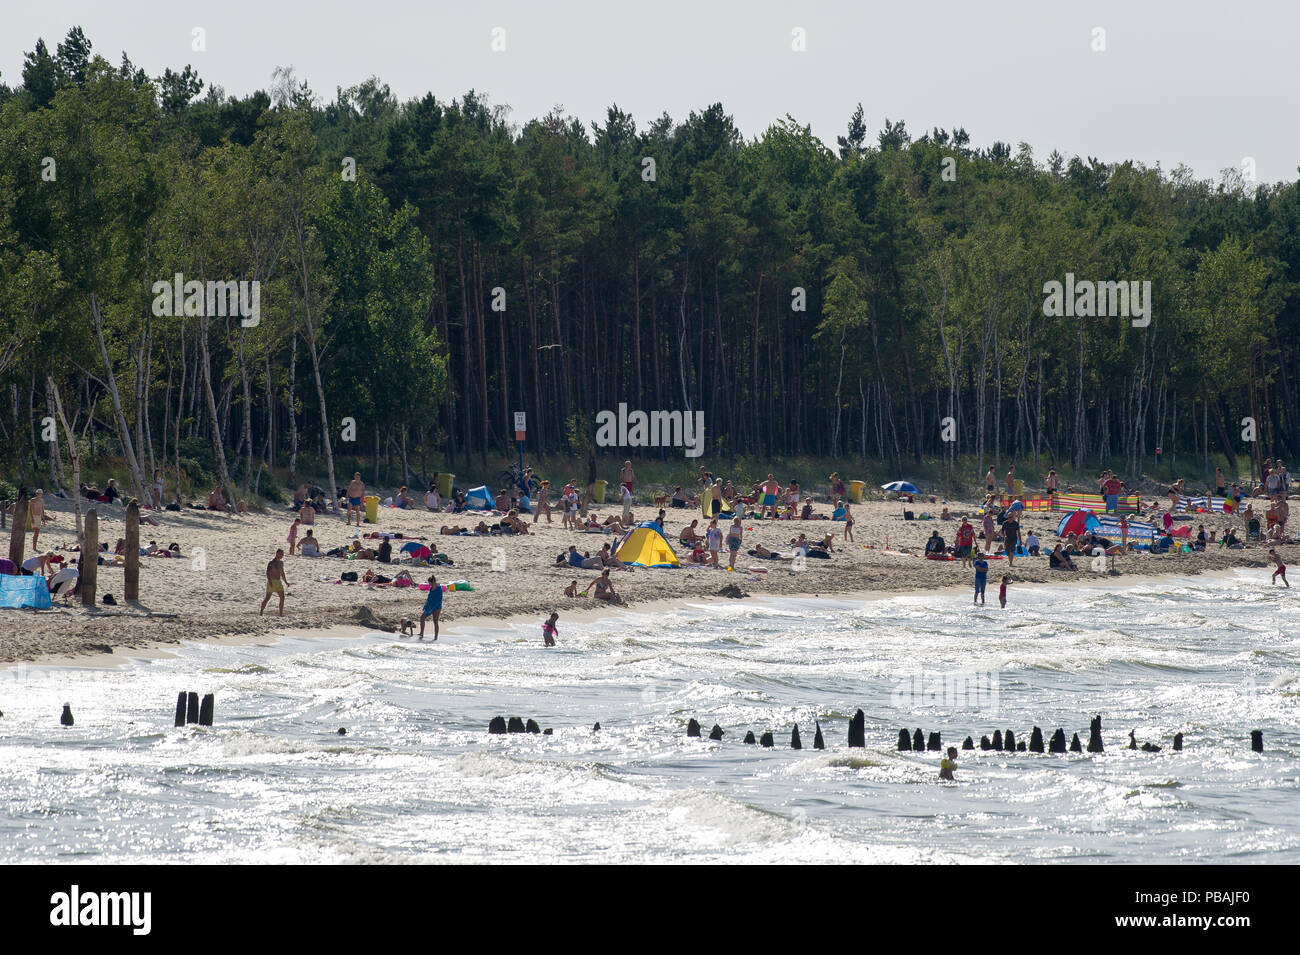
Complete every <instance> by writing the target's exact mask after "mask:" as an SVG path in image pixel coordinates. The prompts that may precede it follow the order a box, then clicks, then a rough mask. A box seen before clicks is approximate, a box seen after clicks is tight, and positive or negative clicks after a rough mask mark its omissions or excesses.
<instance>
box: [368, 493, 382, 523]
mask: <svg viewBox="0 0 1300 955" xmlns="http://www.w3.org/2000/svg"><path fill="white" fill-rule="evenodd" d="M366 523H367V524H378V523H379V498H377V497H375V495H373V494H367V495H366Z"/></svg>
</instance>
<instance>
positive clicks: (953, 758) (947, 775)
mask: <svg viewBox="0 0 1300 955" xmlns="http://www.w3.org/2000/svg"><path fill="white" fill-rule="evenodd" d="M956 768H957V747H956V746H949V747H948V755H947V756H946V757H945V758H944V759H942V760H940V761H939V778H940V779H945V780H947V781H948V782H950V783H951V782H955V781H956V780H955V779H954V778H953V775H952V773H953V770H955V769H956Z"/></svg>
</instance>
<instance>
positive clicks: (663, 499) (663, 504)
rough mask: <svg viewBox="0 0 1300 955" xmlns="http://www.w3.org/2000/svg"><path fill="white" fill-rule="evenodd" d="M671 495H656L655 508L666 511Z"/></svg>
mask: <svg viewBox="0 0 1300 955" xmlns="http://www.w3.org/2000/svg"><path fill="white" fill-rule="evenodd" d="M672 497H673V496H672V495H671V494H656V495H655V507H657V508H664V509H667V507H668V503H669V502H670V501H671V500H672Z"/></svg>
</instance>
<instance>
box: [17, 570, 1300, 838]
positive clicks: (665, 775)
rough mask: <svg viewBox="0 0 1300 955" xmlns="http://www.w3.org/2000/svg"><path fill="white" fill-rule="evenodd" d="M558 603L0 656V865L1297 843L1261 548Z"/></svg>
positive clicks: (1291, 616) (1294, 616) (1291, 638)
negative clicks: (1058, 569) (84, 659)
mask: <svg viewBox="0 0 1300 955" xmlns="http://www.w3.org/2000/svg"><path fill="white" fill-rule="evenodd" d="M665 582H666V585H667V584H670V580H669V578H668V577H667V572H665ZM994 593H996V591H994ZM448 600H449V601H454V600H455V597H454V595H449V597H448ZM557 606H558V609H559V610H560V611H561V614H562V615H561V618H560V621H559V631H560V636H559V645H558V646H556V647H555V648H552V649H544V648H543V646H542V637H541V623H542V620H541V618H540V617H539V619H538V620H537V621H536V622H528V623H519V624H513V625H502V626H500V627H498V628H494V629H478V630H467V629H465V628H463V627H458V626H457V625H456V624H454V623H453V624H449V625H448V626H446V627H445V628H444V630H443V637H442V639H441V640H439V641H438V642H437V643H436V644H435V643H431V642H425V643H418V642H413V641H412V640H410V639H409V638H408V639H401V638H399V637H397V636H395V635H391V634H379V633H371V634H358V635H356V636H353V637H317V638H310V639H308V638H291V639H283V640H280V641H278V642H276V643H274V644H273V645H271V646H250V645H244V646H235V645H215V644H207V645H204V644H195V645H190V646H186V647H184V648H182V649H180V650H179V652H178V655H177V656H175V657H173V658H163V659H152V660H144V661H139V662H133V663H130V664H128V665H126V666H123V667H120V668H116V669H108V670H91V669H77V668H67V667H61V668H56V667H35V666H25V667H16V668H11V669H9V670H5V671H0V710H3V712H4V716H3V718H0V862H5V863H16V862H39V863H50V862H221V863H229V862H286V863H311V862H375V863H379V862H407V861H409V862H1023V863H1029V862H1099V861H1109V862H1124V863H1138V862H1188V863H1191V862H1211V861H1213V862H1228V863H1248V862H1269V863H1296V862H1300V681H1298V680H1297V674H1298V673H1300V639H1298V638H1297V635H1296V634H1297V625H1298V624H1300V594H1297V593H1296V592H1286V591H1284V590H1283V589H1282V588H1281V587H1280V586H1279V587H1277V588H1270V587H1269V586H1268V585H1267V576H1266V575H1264V574H1263V573H1261V572H1260V571H1251V572H1244V571H1242V572H1238V573H1237V574H1235V575H1233V576H1229V577H1220V578H1212V577H1188V578H1167V579H1162V580H1158V581H1148V582H1143V583H1138V584H1131V585H1127V586H1123V587H1114V586H1111V587H1102V586H1097V587H1092V586H1082V587H1079V586H1075V587H1052V586H1044V587H1028V586H1025V587H1018V586H1015V585H1013V586H1012V587H1011V591H1010V601H1009V604H1008V606H1007V608H1006V609H1005V610H1002V609H1000V608H998V607H997V605H996V599H993V601H992V603H991V604H990V606H988V607H987V608H972V606H971V604H970V599H969V597H968V596H962V595H957V594H951V593H929V594H921V595H914V596H895V597H887V598H881V599H873V600H868V601H865V602H864V601H848V600H824V599H822V600H819V599H781V600H776V601H768V602H757V603H756V602H750V601H745V602H734V603H733V602H724V603H717V604H709V605H702V604H693V603H689V602H683V603H682V605H681V607H680V608H679V609H675V610H672V611H670V612H655V613H653V614H651V613H638V612H635V611H629V612H620V613H617V614H615V615H613V616H610V617H607V618H604V619H601V620H599V621H597V622H589V623H572V622H566V621H565V619H564V616H563V611H564V610H565V607H566V606H568V605H567V604H565V603H563V602H561V603H559V604H558V605H557ZM180 690H194V691H196V692H198V693H201V694H202V693H208V692H212V693H215V695H216V721H215V725H214V726H212V727H211V728H207V727H197V726H190V727H184V728H173V726H172V722H173V720H172V717H173V710H174V705H175V699H176V694H177V692H178V691H180ZM65 702H70V703H71V704H72V709H73V713H74V715H75V717H76V724H75V725H74V726H73V727H71V728H66V729H65V728H63V727H61V726H60V725H59V713H60V710H61V708H62V705H63V703H65ZM859 708H861V709H862V710H863V711H864V713H865V715H866V743H867V745H866V747H865V748H861V749H849V748H848V747H847V745H846V743H847V726H848V720H849V718H850V716H851V715H852V714H853V713H854V711H855V710H857V709H859ZM1094 714H1100V715H1101V717H1102V725H1103V733H1104V737H1105V743H1106V750H1105V752H1104V753H1101V754H1089V753H1086V752H1085V753H1082V754H1075V753H1067V754H1064V755H1050V754H1043V755H1039V754H1035V753H1028V752H1025V753H1014V754H1012V753H1005V752H996V751H994V752H984V751H981V750H979V749H976V750H974V751H963V752H961V754H960V757H959V759H958V769H957V772H956V781H955V782H954V783H944V782H941V781H940V780H939V778H938V768H939V766H938V763H939V755H940V754H939V753H936V752H899V751H897V748H896V747H897V741H898V730H899V729H900V728H902V727H907V728H908V729H909V731H910V730H915V729H916V728H921V729H922V730H923V731H924V734H925V735H926V736H927V737H928V735H929V734H930V733H931V732H934V731H937V732H939V733H941V734H942V739H943V745H944V747H945V748H946V747H947V746H948V745H956V746H960V745H961V741H962V740H963V739H964V738H965V737H966V736H968V735H971V736H973V737H974V739H975V740H976V742H977V743H978V741H979V738H980V736H981V735H989V736H991V735H992V733H993V731H994V730H995V729H999V730H1002V731H1003V732H1005V731H1006V730H1007V729H1011V730H1013V731H1014V732H1015V734H1016V737H1017V739H1020V740H1024V741H1026V742H1027V741H1028V739H1029V734H1030V730H1031V728H1032V727H1034V726H1039V727H1041V728H1042V730H1043V733H1044V737H1045V738H1046V737H1050V735H1051V734H1052V732H1053V731H1054V730H1055V729H1056V728H1057V727H1062V728H1064V730H1065V733H1066V738H1067V739H1069V738H1070V737H1071V736H1072V735H1073V734H1074V733H1076V732H1077V733H1079V735H1080V738H1081V739H1082V740H1083V742H1084V743H1085V744H1086V743H1087V739H1088V723H1089V718H1090V717H1091V716H1092V715H1094ZM498 715H500V716H506V717H509V716H520V717H522V718H524V719H528V718H532V719H535V720H537V722H538V723H539V724H540V725H541V726H542V727H549V728H552V729H553V735H550V736H545V735H528V734H525V735H505V736H494V735H489V734H488V732H487V727H488V722H489V720H491V719H492V717H494V716H498ZM691 717H694V718H696V719H697V720H698V721H699V722H700V724H701V726H702V727H703V732H704V734H705V737H706V738H704V739H688V738H687V736H686V723H687V720H688V719H689V718H691ZM597 721H599V722H600V724H601V729H600V731H599V732H596V731H593V724H595V723H596V722H597ZM715 723H716V724H718V725H720V726H721V727H722V728H723V730H724V731H725V733H726V735H725V737H724V738H723V739H722V741H720V742H711V741H709V740H708V739H707V735H708V732H709V729H710V727H712V725H713V724H715ZM796 723H797V724H798V725H799V729H800V732H801V735H802V740H803V746H804V748H803V749H801V750H794V749H792V748H790V736H791V728H792V727H793V725H794V724H796ZM815 723H820V724H821V729H822V732H823V734H824V736H825V741H826V749H825V750H822V751H818V750H815V749H813V748H812V745H813V734H814V725H815ZM339 727H345V728H346V729H347V734H346V735H345V736H340V735H338V734H337V730H338V728H339ZM1252 729H1262V730H1263V732H1264V746H1265V751H1264V752H1263V753H1262V754H1260V753H1253V752H1251V750H1250V743H1249V734H1250V730H1252ZM750 730H752V731H753V733H754V735H755V736H756V737H759V736H761V735H762V734H763V732H764V731H771V732H772V734H773V737H774V740H775V743H776V745H775V747H774V748H772V749H765V748H763V747H761V746H757V745H745V744H744V743H742V742H741V740H742V738H743V737H744V735H745V733H746V731H750ZM1130 730H1134V731H1135V733H1136V738H1137V739H1138V741H1139V742H1147V741H1149V742H1152V743H1154V744H1158V745H1160V746H1161V747H1163V748H1162V750H1161V751H1160V752H1159V753H1147V752H1142V751H1140V750H1139V751H1131V750H1129V749H1127V743H1128V733H1129V731H1130ZM1176 732H1181V733H1183V734H1184V749H1183V751H1182V752H1180V753H1176V752H1173V751H1172V748H1171V740H1172V736H1173V734H1174V733H1176Z"/></svg>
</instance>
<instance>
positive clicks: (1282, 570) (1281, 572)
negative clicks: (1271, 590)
mask: <svg viewBox="0 0 1300 955" xmlns="http://www.w3.org/2000/svg"><path fill="white" fill-rule="evenodd" d="M1268 556H1269V557H1271V558H1272V559H1273V563H1274V564H1275V565H1277V570H1275V571H1273V576H1272V577H1271V578H1270V579H1269V583H1270V584H1275V583H1277V578H1278V577H1279V576H1280V577H1281V578H1282V583H1284V584H1286V586H1287V589H1288V590H1289V589H1290V588H1291V585H1290V584H1289V583H1287V579H1286V564H1284V563H1282V558H1281V557H1279V556H1277V551H1275V550H1274V549H1273V548H1271V547H1270V548H1269V549H1268Z"/></svg>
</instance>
